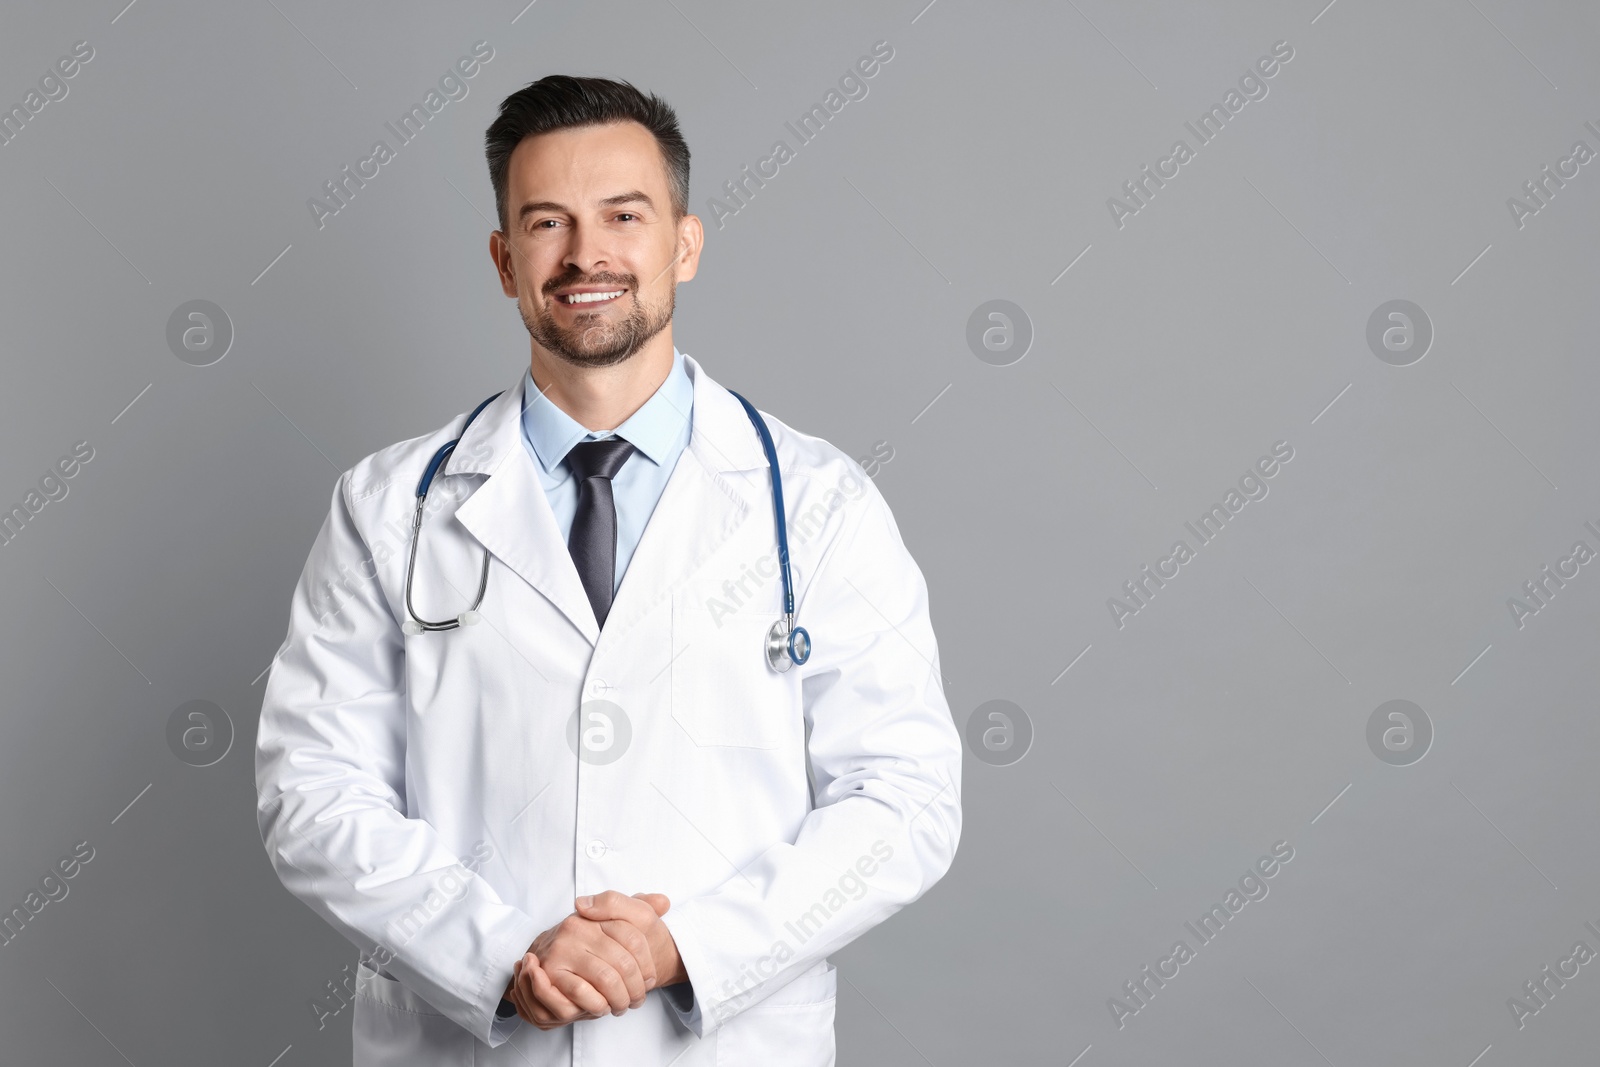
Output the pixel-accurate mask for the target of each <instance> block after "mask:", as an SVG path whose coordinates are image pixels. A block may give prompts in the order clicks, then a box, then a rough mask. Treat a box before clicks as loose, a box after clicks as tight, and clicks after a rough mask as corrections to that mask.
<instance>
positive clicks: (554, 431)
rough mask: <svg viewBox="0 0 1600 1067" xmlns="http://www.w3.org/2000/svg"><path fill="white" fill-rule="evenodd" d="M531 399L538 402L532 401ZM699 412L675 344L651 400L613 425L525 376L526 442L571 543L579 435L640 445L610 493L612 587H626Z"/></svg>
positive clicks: (563, 536)
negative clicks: (588, 419) (579, 414)
mask: <svg viewBox="0 0 1600 1067" xmlns="http://www.w3.org/2000/svg"><path fill="white" fill-rule="evenodd" d="M530 401H531V403H530ZM693 412H694V383H693V382H691V381H690V380H689V371H688V369H687V368H686V367H685V366H684V364H683V353H682V352H679V351H678V349H677V347H676V346H674V347H673V349H672V370H671V371H669V372H668V373H667V379H666V381H664V382H662V383H661V386H660V388H658V389H657V390H656V391H655V392H654V393H653V394H651V396H650V399H649V400H646V401H645V402H644V404H643V405H642V406H641V407H640V408H639V410H638V411H635V412H634V413H633V414H632V415H630V416H628V419H627V421H626V422H624V423H623V424H622V425H621V426H618V427H617V428H616V429H614V430H604V431H591V430H587V429H585V428H584V426H583V425H582V424H581V423H579V422H577V421H576V420H574V419H573V418H572V416H571V415H568V414H567V413H566V412H565V411H562V410H561V409H560V408H559V407H557V406H556V405H555V404H553V403H551V401H550V399H549V398H548V397H544V396H541V395H539V388H538V386H536V385H534V384H533V373H532V372H531V371H529V372H528V373H526V374H524V375H523V376H522V443H523V444H524V445H526V446H527V448H528V452H529V453H530V454H531V455H532V456H533V459H534V464H535V466H536V467H537V468H538V471H539V481H540V482H541V483H542V484H543V485H544V495H545V496H546V497H547V498H548V499H549V501H550V510H551V511H553V512H554V513H555V517H556V527H557V528H558V529H559V530H560V531H561V540H562V541H563V542H565V541H566V540H567V537H568V536H569V535H570V534H571V532H572V519H573V516H575V515H576V514H577V511H578V481H577V479H576V478H574V477H573V476H572V471H571V470H570V469H569V468H568V467H567V464H566V456H567V452H568V451H570V450H571V448H572V446H573V445H575V444H578V443H579V442H580V441H602V440H605V439H606V438H609V437H621V438H622V439H623V440H625V441H627V442H628V443H629V444H631V445H633V447H634V452H633V454H632V455H630V456H629V457H628V461H627V462H626V463H624V464H623V465H622V469H621V470H620V471H618V472H617V475H616V477H614V478H612V479H611V496H612V499H613V500H615V501H616V505H617V566H616V579H615V583H614V585H613V586H612V590H611V591H612V593H613V595H615V593H616V591H617V590H618V589H620V588H621V587H622V575H623V573H624V572H626V571H627V569H628V563H629V562H630V561H631V560H632V559H633V552H634V549H636V548H638V547H639V538H640V537H641V536H643V534H644V528H645V524H646V523H648V522H649V521H650V515H651V513H652V512H654V511H655V509H656V503H657V502H658V501H659V500H660V499H661V492H662V490H664V489H665V488H666V487H667V478H668V477H670V476H671V474H672V468H673V467H675V466H677V463H678V457H679V456H680V455H682V454H683V450H684V447H685V446H687V445H688V443H689V431H690V426H691V422H692V417H693Z"/></svg>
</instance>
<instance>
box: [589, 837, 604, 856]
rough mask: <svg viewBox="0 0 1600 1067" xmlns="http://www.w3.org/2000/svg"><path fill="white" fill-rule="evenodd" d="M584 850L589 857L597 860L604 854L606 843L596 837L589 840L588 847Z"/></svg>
mask: <svg viewBox="0 0 1600 1067" xmlns="http://www.w3.org/2000/svg"><path fill="white" fill-rule="evenodd" d="M584 851H585V852H587V853H588V854H589V858H590V859H592V860H597V859H599V858H600V857H601V856H604V855H605V854H606V843H605V842H604V841H601V840H599V839H598V838H596V839H595V840H593V841H590V842H589V844H588V847H586V848H585V849H584Z"/></svg>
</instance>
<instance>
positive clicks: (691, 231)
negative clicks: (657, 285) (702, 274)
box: [672, 215, 706, 284]
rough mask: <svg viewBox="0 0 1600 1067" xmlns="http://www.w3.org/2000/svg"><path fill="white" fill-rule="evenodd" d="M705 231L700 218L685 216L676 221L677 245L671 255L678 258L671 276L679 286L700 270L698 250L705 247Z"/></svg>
mask: <svg viewBox="0 0 1600 1067" xmlns="http://www.w3.org/2000/svg"><path fill="white" fill-rule="evenodd" d="M705 243H706V231H705V227H704V226H702V225H701V224H700V216H698V215H685V216H684V217H683V218H681V219H679V220H678V243H677V245H676V247H674V248H673V250H672V251H673V254H674V255H676V256H677V257H678V260H677V263H676V264H675V265H674V269H675V270H676V271H677V273H676V274H674V275H673V277H674V278H676V279H677V281H678V282H679V283H680V284H681V283H683V282H686V281H689V280H690V279H692V278H693V277H694V276H695V274H696V273H697V272H698V271H699V270H700V250H701V249H702V248H704V247H705Z"/></svg>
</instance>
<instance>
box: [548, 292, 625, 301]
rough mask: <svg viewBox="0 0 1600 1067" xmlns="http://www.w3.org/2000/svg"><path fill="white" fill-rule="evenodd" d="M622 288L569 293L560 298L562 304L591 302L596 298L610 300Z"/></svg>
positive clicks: (617, 294) (620, 293) (618, 294)
mask: <svg viewBox="0 0 1600 1067" xmlns="http://www.w3.org/2000/svg"><path fill="white" fill-rule="evenodd" d="M622 293H623V290H621V289H617V290H614V291H613V292H609V293H571V294H569V295H567V296H563V297H562V298H561V302H562V303H564V304H592V303H594V302H595V301H597V300H610V299H611V298H612V297H616V296H621V295H622Z"/></svg>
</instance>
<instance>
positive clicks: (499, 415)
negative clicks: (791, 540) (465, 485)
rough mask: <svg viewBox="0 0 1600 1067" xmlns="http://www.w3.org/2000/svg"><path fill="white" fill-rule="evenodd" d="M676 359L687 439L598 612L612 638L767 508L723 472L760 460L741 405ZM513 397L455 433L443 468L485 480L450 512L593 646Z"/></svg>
mask: <svg viewBox="0 0 1600 1067" xmlns="http://www.w3.org/2000/svg"><path fill="white" fill-rule="evenodd" d="M684 360H685V363H686V364H687V369H688V372H689V376H690V378H691V379H692V380H693V383H694V407H693V412H692V415H691V419H690V426H691V432H690V435H689V446H688V447H687V448H685V449H684V451H683V454H682V455H681V456H680V457H679V458H678V463H677V465H676V466H675V467H674V468H673V471H672V474H671V476H670V477H669V478H668V479H667V485H666V488H665V489H664V490H663V491H662V494H661V499H660V500H659V501H658V502H657V504H656V507H655V510H654V511H652V512H651V514H650V521H649V522H648V523H646V524H645V530H644V533H643V535H642V536H641V537H640V539H639V545H638V547H637V548H636V549H635V550H634V554H633V559H632V560H631V561H630V562H629V564H628V570H627V572H626V573H625V574H624V575H623V578H622V584H621V586H620V587H619V588H618V590H617V597H616V600H615V601H614V602H613V603H612V606H611V612H610V614H609V615H608V616H607V617H606V630H605V632H606V633H607V634H610V635H613V636H621V635H622V634H623V633H624V632H625V631H627V630H628V629H629V628H630V627H631V626H632V625H633V624H634V623H636V622H638V621H639V620H640V619H642V618H643V617H644V616H645V615H646V614H648V613H649V612H650V610H651V609H652V608H653V607H654V606H655V605H656V603H657V602H658V601H660V600H661V599H662V598H664V597H666V596H669V595H670V594H671V592H672V590H673V589H674V588H675V587H676V586H677V585H678V584H679V583H680V582H682V581H683V580H684V579H685V578H687V577H688V576H690V575H691V574H692V573H693V572H694V571H695V570H696V569H697V568H698V567H699V566H700V565H701V564H702V563H704V562H705V561H706V560H707V559H708V558H710V556H711V555H712V554H713V553H714V552H715V551H716V550H717V549H718V548H719V547H720V546H721V545H722V544H723V543H724V542H725V541H727V539H728V538H729V537H730V536H732V534H733V532H734V531H735V530H737V529H738V528H739V526H740V524H742V523H743V522H744V521H745V519H746V518H747V517H749V515H750V513H751V512H752V511H753V510H755V509H756V508H758V507H761V508H767V509H769V510H770V508H771V504H770V502H769V501H770V497H769V496H768V495H767V493H766V491H765V490H766V488H767V483H766V481H765V479H763V483H762V487H763V491H762V492H761V493H760V495H759V497H752V496H751V495H750V492H749V490H748V489H747V488H746V487H745V486H744V485H743V483H742V480H741V479H734V478H728V477H725V475H728V474H731V473H734V472H738V471H748V470H752V469H755V468H758V467H759V468H765V466H766V457H765V455H764V454H763V453H762V450H761V442H760V438H759V437H757V436H756V432H755V427H753V426H752V425H751V424H750V420H749V417H748V416H746V415H745V413H744V408H743V407H741V406H740V404H739V401H738V399H737V398H735V397H734V396H733V394H731V393H729V392H728V391H727V390H726V389H725V388H723V387H722V386H721V385H719V384H717V383H716V382H715V381H713V380H712V379H711V377H710V376H709V375H707V374H706V373H705V371H704V370H703V369H701V367H700V365H699V363H697V362H696V361H695V360H694V358H693V357H691V356H688V355H685V356H684ZM521 403H522V386H521V385H520V384H518V385H517V386H515V387H513V388H511V389H507V390H506V391H505V392H504V393H502V394H501V395H500V396H499V397H498V398H497V399H496V400H495V401H494V402H493V403H491V404H490V405H489V406H488V407H486V408H484V409H483V413H482V414H481V415H479V416H478V418H477V419H476V420H475V421H474V422H473V424H472V425H471V426H470V427H468V428H467V432H466V433H465V434H464V435H463V436H462V438H461V444H460V445H458V446H457V447H456V451H455V454H454V455H453V456H452V457H451V459H450V463H449V464H448V467H447V470H448V471H449V472H450V473H451V474H472V473H477V474H487V475H489V480H488V481H486V482H485V483H484V484H483V485H481V486H479V487H478V489H477V491H476V492H474V493H473V494H472V495H471V496H470V497H469V498H468V499H467V501H466V502H465V503H463V504H462V505H461V507H460V508H459V509H457V511H456V517H457V518H458V519H460V520H461V523H462V525H464V526H465V527H466V528H467V529H468V530H469V531H470V532H471V533H472V535H473V536H474V537H476V538H477V539H478V540H479V541H480V542H481V543H482V544H483V546H484V547H485V548H487V549H488V550H489V551H490V552H491V553H493V554H494V556H495V557H496V558H497V559H499V560H500V561H501V562H502V563H504V564H505V565H506V566H507V567H509V568H511V570H513V571H514V572H516V574H517V575H518V576H519V577H521V578H522V579H523V581H525V582H527V583H528V584H529V585H531V586H533V587H534V588H535V589H536V590H538V591H539V593H540V594H541V595H543V596H544V597H545V598H546V599H547V600H549V601H550V603H551V604H553V605H555V607H556V608H557V609H558V610H559V611H560V612H561V613H562V614H563V615H565V616H566V617H567V619H568V620H570V621H571V623H572V624H573V626H575V627H576V628H577V629H578V630H579V632H581V633H582V634H583V636H584V638H585V639H586V640H588V642H589V643H590V644H591V645H594V644H597V643H598V639H599V637H600V627H599V626H598V624H597V623H596V621H595V617H594V609H593V608H591V607H590V605H589V598H588V595H587V594H586V593H585V592H584V589H583V581H582V579H580V578H579V577H578V569H577V567H576V566H575V565H574V564H573V562H572V556H571V554H570V553H569V552H568V551H567V546H566V543H565V542H564V541H563V540H562V539H561V532H560V530H559V529H558V528H557V527H556V520H555V514H554V513H553V512H552V511H551V510H550V501H549V499H548V498H547V497H546V496H545V492H544V486H543V485H542V484H541V483H540V481H539V475H538V471H537V470H535V469H534V460H533V457H532V456H530V455H528V449H527V446H526V445H524V444H523V441H522V411H521ZM491 595H492V593H491Z"/></svg>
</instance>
